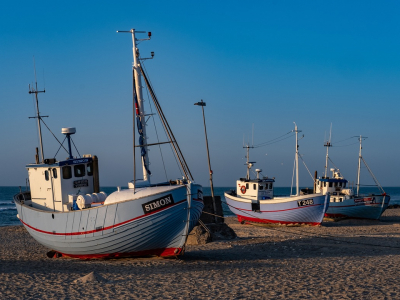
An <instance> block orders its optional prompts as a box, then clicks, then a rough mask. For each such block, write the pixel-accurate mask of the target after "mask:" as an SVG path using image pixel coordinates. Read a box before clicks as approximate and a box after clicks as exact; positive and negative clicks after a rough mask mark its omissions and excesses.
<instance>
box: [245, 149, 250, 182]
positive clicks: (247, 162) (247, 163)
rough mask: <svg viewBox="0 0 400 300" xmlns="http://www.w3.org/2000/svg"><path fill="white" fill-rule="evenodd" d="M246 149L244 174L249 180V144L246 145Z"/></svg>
mask: <svg viewBox="0 0 400 300" xmlns="http://www.w3.org/2000/svg"><path fill="white" fill-rule="evenodd" d="M246 149H247V155H246V159H247V160H246V165H247V174H246V179H247V180H250V162H249V154H250V151H249V149H250V146H249V145H247V146H246Z"/></svg>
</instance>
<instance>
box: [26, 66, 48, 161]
mask: <svg viewBox="0 0 400 300" xmlns="http://www.w3.org/2000/svg"><path fill="white" fill-rule="evenodd" d="M45 92H46V90H45V89H43V91H38V88H37V80H36V67H35V87H32V88H31V86H30V85H29V94H35V100H36V116H35V117H30V119H31V118H34V119H37V124H38V132H39V144H40V157H41V159H42V160H41V163H43V162H44V153H43V140H42V127H41V124H40V121H41V118H42V117H47V116H41V115H40V112H39V98H38V94H39V93H45Z"/></svg>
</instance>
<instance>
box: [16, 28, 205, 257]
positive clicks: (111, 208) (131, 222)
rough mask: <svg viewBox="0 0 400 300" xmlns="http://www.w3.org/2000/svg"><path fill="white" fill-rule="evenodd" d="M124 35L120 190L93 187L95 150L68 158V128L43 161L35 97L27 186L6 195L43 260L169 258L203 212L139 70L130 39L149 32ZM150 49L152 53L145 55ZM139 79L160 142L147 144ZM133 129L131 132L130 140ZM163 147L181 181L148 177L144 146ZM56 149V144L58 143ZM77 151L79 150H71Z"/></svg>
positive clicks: (180, 251)
mask: <svg viewBox="0 0 400 300" xmlns="http://www.w3.org/2000/svg"><path fill="white" fill-rule="evenodd" d="M122 32H127V33H131V35H132V41H133V86H134V88H133V106H134V113H133V114H134V117H133V118H134V124H135V123H136V124H137V126H134V130H133V141H134V148H133V156H134V168H133V169H134V172H133V173H134V179H133V180H132V181H130V182H128V189H121V188H118V190H117V191H115V192H113V193H111V194H110V195H107V194H105V193H104V192H101V191H100V186H99V179H98V178H99V168H98V158H97V157H96V156H95V155H83V156H82V157H81V156H79V157H74V156H73V154H72V150H71V148H72V146H71V144H72V145H75V144H74V143H73V141H72V135H74V134H75V133H76V129H75V128H73V127H66V128H63V129H62V133H63V134H64V135H65V136H66V137H65V139H66V140H67V142H68V149H66V151H67V153H68V158H67V159H66V160H58V161H57V160H56V159H55V158H50V159H45V158H44V154H43V143H42V137H41V123H42V122H43V119H42V117H43V116H41V115H40V113H39V103H38V93H40V92H41V91H38V90H37V83H36V89H32V90H30V93H34V94H35V95H36V114H37V115H36V117H35V118H36V119H37V122H38V128H39V141H40V149H41V150H40V157H39V151H38V148H37V155H36V162H35V163H32V164H28V165H27V166H26V168H27V170H28V175H29V183H30V190H27V191H21V192H20V193H18V194H17V195H15V196H14V202H15V204H16V207H17V210H18V215H17V216H18V218H19V219H20V221H21V222H22V224H23V225H24V226H25V228H26V229H27V231H28V232H29V233H30V235H31V236H32V237H33V238H34V239H35V240H37V241H38V242H39V243H40V244H42V245H44V246H46V247H47V248H49V249H52V251H49V253H48V256H49V257H60V256H68V257H74V258H82V259H90V258H116V257H126V256H143V255H157V256H163V257H166V256H177V255H180V254H183V252H184V247H185V242H186V240H187V236H188V233H189V232H190V231H191V229H192V228H193V227H194V226H195V225H196V223H197V222H198V219H199V217H200V214H201V212H202V209H203V206H204V204H203V196H202V187H201V185H199V184H196V183H195V182H194V181H193V177H192V175H191V173H190V170H189V168H188V166H187V164H186V162H185V159H184V158H183V155H182V153H181V151H180V148H179V146H178V144H177V142H176V139H175V137H174V135H173V133H172V131H171V129H170V127H169V125H168V122H167V120H166V118H165V116H164V114H163V112H162V110H161V107H160V105H159V102H158V100H157V98H156V96H155V93H154V91H153V88H152V86H151V84H150V83H149V80H148V77H147V75H146V73H145V71H144V70H143V68H142V63H143V60H144V59H146V58H141V57H140V55H139V49H138V47H137V45H138V43H140V42H142V41H144V40H150V38H151V33H150V32H149V33H148V37H147V38H144V39H138V38H137V37H136V35H137V34H138V33H145V32H143V31H135V30H134V29H131V30H130V31H122ZM153 56H154V54H153V53H152V57H153ZM142 77H143V79H144V81H145V84H146V86H147V89H148V90H149V93H150V95H151V98H152V100H153V102H154V105H155V107H156V109H157V113H158V115H159V117H160V119H161V123H162V124H163V125H164V128H165V132H166V134H167V137H168V141H167V142H159V143H154V144H148V143H147V135H146V120H145V118H148V117H149V116H148V115H146V114H145V111H144V105H143V96H142V83H141V80H142V79H141V78H142ZM135 127H137V130H138V133H139V134H138V136H137V137H138V140H139V142H138V144H137V145H136V144H135V142H136V138H135V130H136V129H135ZM167 143H168V144H170V145H171V147H172V149H173V151H174V154H175V155H176V157H177V161H178V162H179V163H180V167H181V168H182V172H183V173H182V174H184V176H183V178H178V179H175V180H170V181H168V182H162V183H152V182H151V180H150V175H151V171H150V163H149V156H148V147H150V146H151V145H156V144H167ZM60 144H61V146H60V148H61V147H64V146H63V144H64V142H63V143H60ZM136 148H139V149H140V157H138V158H140V160H141V164H142V169H143V179H137V178H136V163H135V162H136V159H135V153H136V151H135V149H136ZM78 153H79V152H78Z"/></svg>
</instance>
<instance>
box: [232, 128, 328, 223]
mask: <svg viewBox="0 0 400 300" xmlns="http://www.w3.org/2000/svg"><path fill="white" fill-rule="evenodd" d="M294 132H295V133H296V156H295V163H296V164H295V168H296V193H295V194H294V195H291V196H287V197H275V196H274V182H275V178H268V177H262V178H261V177H260V173H261V172H262V171H261V170H260V169H256V170H255V171H256V172H257V177H256V178H255V179H251V178H250V170H251V168H252V166H253V165H254V162H250V161H249V148H250V147H249V146H246V148H247V163H246V165H247V176H246V178H240V179H239V180H237V181H236V190H232V191H228V192H225V199H226V203H227V204H228V206H229V208H230V210H231V211H232V212H233V213H234V214H235V215H236V216H237V217H238V221H239V222H241V223H280V224H309V225H319V224H321V222H322V220H323V217H324V214H325V212H326V210H327V208H328V205H329V194H326V195H323V194H321V193H317V194H310V195H301V194H300V191H299V172H298V161H299V152H298V148H299V145H298V132H300V131H299V130H298V129H297V125H295V129H294Z"/></svg>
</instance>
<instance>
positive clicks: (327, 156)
mask: <svg viewBox="0 0 400 300" xmlns="http://www.w3.org/2000/svg"><path fill="white" fill-rule="evenodd" d="M331 139H332V123H331V130H330V132H329V141H326V142H325V144H324V147H326V160H325V177H326V176H327V173H328V160H329V147H332V144H331Z"/></svg>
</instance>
